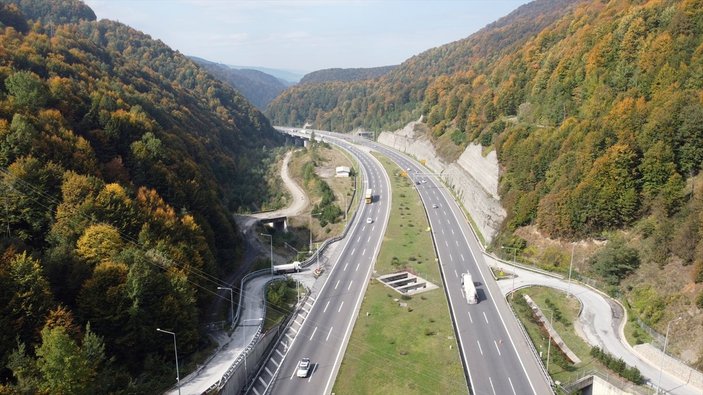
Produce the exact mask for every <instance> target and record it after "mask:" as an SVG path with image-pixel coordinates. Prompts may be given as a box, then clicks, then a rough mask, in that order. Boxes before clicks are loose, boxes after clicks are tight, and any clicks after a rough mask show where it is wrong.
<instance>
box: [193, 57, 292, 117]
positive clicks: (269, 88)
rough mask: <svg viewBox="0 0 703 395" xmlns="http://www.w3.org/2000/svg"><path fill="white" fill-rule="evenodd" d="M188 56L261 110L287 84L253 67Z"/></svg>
mask: <svg viewBox="0 0 703 395" xmlns="http://www.w3.org/2000/svg"><path fill="white" fill-rule="evenodd" d="M190 58H191V59H192V60H193V61H194V62H195V63H197V64H199V65H200V66H201V67H203V68H205V70H207V71H208V72H209V73H210V74H212V75H213V76H214V77H215V78H217V79H219V80H220V81H222V82H224V83H227V84H229V85H231V86H232V87H234V88H235V89H236V90H238V91H239V92H240V93H241V94H242V95H244V97H246V98H247V99H248V100H249V101H250V102H251V103H252V104H253V105H255V106H256V107H257V108H259V109H260V110H262V111H263V110H264V109H265V108H266V106H267V105H268V104H269V102H271V100H273V99H274V98H275V97H276V96H278V94H279V93H281V92H282V91H283V90H284V89H286V88H287V86H288V85H286V84H285V83H284V82H283V81H281V80H280V79H279V78H277V77H274V76H272V75H270V74H267V73H264V72H263V71H259V70H254V69H234V68H232V67H230V66H227V65H225V64H221V63H215V62H211V61H209V60H206V59H202V58H198V57H195V56H191V57H190Z"/></svg>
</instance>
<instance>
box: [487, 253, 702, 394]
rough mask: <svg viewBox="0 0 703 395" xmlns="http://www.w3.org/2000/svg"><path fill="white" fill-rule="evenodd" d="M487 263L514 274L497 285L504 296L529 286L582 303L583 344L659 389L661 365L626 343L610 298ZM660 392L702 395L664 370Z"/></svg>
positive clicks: (576, 285) (561, 281)
mask: <svg viewBox="0 0 703 395" xmlns="http://www.w3.org/2000/svg"><path fill="white" fill-rule="evenodd" d="M484 257H485V259H486V262H487V263H488V264H489V265H490V266H493V267H496V268H500V269H501V270H503V271H505V272H507V273H514V274H515V275H517V277H516V278H515V279H514V281H513V280H512V279H504V280H500V281H498V286H499V287H500V290H501V292H502V293H503V295H507V294H509V293H510V292H512V291H513V289H520V288H524V287H528V286H535V285H537V286H544V287H550V288H554V289H558V290H561V291H563V292H565V293H567V294H568V293H571V294H572V295H573V296H574V297H576V298H577V299H578V300H579V301H580V302H581V306H582V309H581V314H580V315H579V321H578V322H577V323H575V325H576V329H577V332H579V333H580V335H581V337H583V338H584V340H585V341H586V342H587V343H588V344H590V345H593V346H598V347H601V348H603V349H605V350H607V351H608V352H609V353H611V354H613V355H615V356H616V357H618V358H622V360H623V361H625V363H627V364H628V365H630V366H636V367H637V368H638V369H639V370H640V372H641V373H642V375H643V376H644V377H646V378H647V379H648V380H649V382H650V385H652V386H654V387H657V386H659V382H660V380H659V374H660V370H659V365H658V364H659V363H660V362H661V361H660V360H658V361H651V360H646V359H644V358H642V357H641V356H640V355H639V353H637V351H635V350H634V349H633V348H632V347H631V346H630V344H629V343H628V342H627V340H626V339H625V335H624V332H623V328H624V325H625V322H624V321H625V320H624V319H623V318H624V317H623V314H616V313H615V312H616V311H618V310H621V309H622V307H620V306H613V304H615V302H612V301H611V300H610V299H609V298H607V297H606V296H604V295H603V294H602V293H600V292H598V291H596V290H594V289H593V288H590V287H587V286H585V285H582V284H579V283H576V282H572V283H571V284H569V282H568V281H567V280H564V279H563V278H559V277H554V276H549V275H546V274H542V273H538V272H534V271H531V270H527V269H523V268H520V267H516V266H513V265H510V264H507V263H505V262H502V261H499V260H497V259H495V258H494V257H493V256H491V255H488V254H484ZM661 388H662V389H663V390H664V391H666V393H670V394H676V395H694V394H698V395H700V394H701V393H703V389H701V388H697V387H695V386H693V385H691V384H690V383H686V381H685V380H682V379H680V378H678V377H675V376H673V375H671V374H669V373H668V372H667V371H666V369H664V371H663V373H662V374H661Z"/></svg>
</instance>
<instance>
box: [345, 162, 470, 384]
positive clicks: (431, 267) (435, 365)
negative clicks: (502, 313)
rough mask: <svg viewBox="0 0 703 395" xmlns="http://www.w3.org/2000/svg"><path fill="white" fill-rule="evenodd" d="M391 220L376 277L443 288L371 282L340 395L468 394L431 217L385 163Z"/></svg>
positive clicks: (411, 189) (409, 184)
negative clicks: (410, 291) (401, 275)
mask: <svg viewBox="0 0 703 395" xmlns="http://www.w3.org/2000/svg"><path fill="white" fill-rule="evenodd" d="M379 159H380V160H381V162H382V163H383V165H384V167H385V169H386V171H387V172H388V174H389V177H390V179H391V186H392V191H393V196H392V201H393V202H392V203H393V204H392V207H391V215H390V220H389V223H388V227H387V230H386V234H385V236H384V239H383V245H382V247H381V251H380V253H379V256H378V260H377V262H376V266H375V271H374V277H375V276H378V275H382V274H386V273H393V272H396V271H400V270H407V271H410V272H413V273H415V274H417V275H419V276H420V277H423V278H424V279H426V280H429V281H430V282H433V283H434V284H436V285H438V286H439V287H440V288H439V289H435V290H432V291H428V292H424V293H420V294H416V295H414V296H405V295H401V294H399V293H397V292H396V291H394V290H392V289H390V288H388V287H386V286H385V285H383V284H381V283H380V282H379V281H377V280H375V279H372V280H371V283H370V284H369V286H368V289H367V291H366V295H365V297H364V301H363V303H362V305H361V311H360V313H359V318H358V319H357V321H356V324H355V326H354V331H353V333H352V335H351V338H350V340H349V345H348V347H347V351H346V354H345V356H344V360H343V361H342V366H341V368H340V371H339V374H338V376H337V381H336V383H335V386H334V391H333V392H335V393H337V394H372V393H373V394H381V393H382V394H403V395H407V394H427V393H443V394H449V393H466V391H467V384H466V380H465V378H464V373H463V368H462V365H461V360H460V358H459V353H458V351H457V343H456V339H455V337H454V331H453V328H452V324H451V318H450V316H449V308H448V304H447V299H446V297H445V294H444V292H443V290H442V288H443V284H442V279H441V275H440V273H439V267H438V265H437V262H436V256H435V252H434V247H433V245H432V238H431V235H430V233H429V231H428V226H429V225H428V223H427V217H426V215H425V211H424V208H423V206H422V203H421V202H420V198H419V196H418V194H417V192H416V191H415V189H414V185H413V184H412V182H411V181H410V180H409V179H408V178H407V177H406V176H404V175H403V172H402V171H401V170H400V169H399V168H398V167H397V166H395V165H394V164H393V163H392V162H390V161H389V160H388V159H386V158H385V157H379Z"/></svg>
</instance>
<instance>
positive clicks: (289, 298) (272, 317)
mask: <svg viewBox="0 0 703 395" xmlns="http://www.w3.org/2000/svg"><path fill="white" fill-rule="evenodd" d="M295 283H296V281H295V280H293V279H287V280H277V281H274V282H272V283H270V284H269V285H268V287H266V301H267V302H268V306H267V309H266V319H265V320H264V328H263V333H266V332H267V331H268V330H269V329H271V328H273V327H274V326H276V325H278V324H279V323H281V322H282V321H283V319H285V317H286V316H288V315H289V314H290V313H291V312H292V311H293V308H294V307H295V303H296V302H297V301H298V293H297V290H296V284H295ZM300 290H301V292H302V291H303V287H300ZM301 297H302V294H301Z"/></svg>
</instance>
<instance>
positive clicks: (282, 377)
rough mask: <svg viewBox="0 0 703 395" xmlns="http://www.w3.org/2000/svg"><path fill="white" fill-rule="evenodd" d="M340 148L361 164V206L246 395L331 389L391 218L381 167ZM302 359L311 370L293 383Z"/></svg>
mask: <svg viewBox="0 0 703 395" xmlns="http://www.w3.org/2000/svg"><path fill="white" fill-rule="evenodd" d="M339 144H340V145H342V146H344V148H345V149H347V150H348V151H350V152H351V153H352V154H353V155H354V156H356V157H357V158H358V159H359V161H360V164H361V166H360V167H361V168H360V169H359V170H360V171H361V172H362V174H363V175H364V180H365V182H364V183H363V186H362V187H360V188H359V189H358V190H357V194H360V197H361V200H362V202H361V204H360V206H359V210H358V213H357V215H356V217H355V221H354V223H352V224H350V226H351V228H350V231H349V233H348V234H347V237H346V238H345V239H344V240H342V241H341V243H342V245H340V246H339V247H338V248H337V251H339V253H338V254H336V257H334V258H333V259H332V266H331V267H330V268H329V270H328V271H329V273H328V276H327V278H326V279H324V283H323V285H322V287H321V288H320V290H319V292H313V293H312V294H311V295H310V297H309V299H308V300H307V302H306V303H305V306H304V310H305V312H304V314H303V315H300V316H298V317H300V319H299V321H297V324H294V325H292V326H291V331H290V333H287V335H285V336H284V339H283V343H285V344H284V345H283V346H282V347H278V348H276V350H275V352H274V353H272V355H271V358H270V359H269V360H268V361H266V362H265V365H264V369H262V371H261V373H260V375H259V376H257V377H256V378H255V379H254V383H255V384H254V386H253V387H252V388H251V389H250V390H249V392H248V393H251V394H257V395H259V394H262V393H263V392H264V391H266V390H267V387H269V386H270V388H268V391H270V393H274V394H303V393H307V394H328V393H330V392H331V391H332V387H333V386H334V381H335V378H336V375H337V372H338V370H339V366H340V364H341V361H342V358H343V357H344V351H345V349H346V346H347V343H348V341H349V336H350V335H351V332H352V329H353V328H354V322H355V320H356V317H357V315H358V311H359V307H360V305H361V301H362V299H363V296H364V293H365V292H366V287H367V284H368V281H369V279H370V277H371V272H372V270H373V265H374V262H375V259H376V256H377V255H378V251H379V249H380V247H381V242H382V240H383V235H384V233H385V230H386V229H385V228H386V224H387V222H388V216H389V213H390V201H389V196H390V194H389V189H390V181H389V180H388V176H387V175H386V173H385V172H384V171H383V168H382V166H381V164H380V163H378V161H377V160H376V159H374V158H373V157H371V156H370V155H369V154H368V153H365V152H362V151H361V150H360V149H358V148H356V147H354V146H352V145H350V144H347V143H344V142H340V143H339ZM366 188H371V189H373V194H374V201H373V203H372V204H365V203H363V193H364V191H365V190H366ZM367 218H371V220H372V222H371V223H367ZM296 320H298V318H297V317H296ZM300 321H302V323H300ZM279 346H280V345H279ZM303 357H307V358H310V360H311V363H312V366H311V369H310V374H309V375H308V377H306V378H298V377H296V370H297V364H298V361H299V360H300V359H301V358H303ZM272 379H273V381H272Z"/></svg>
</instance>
